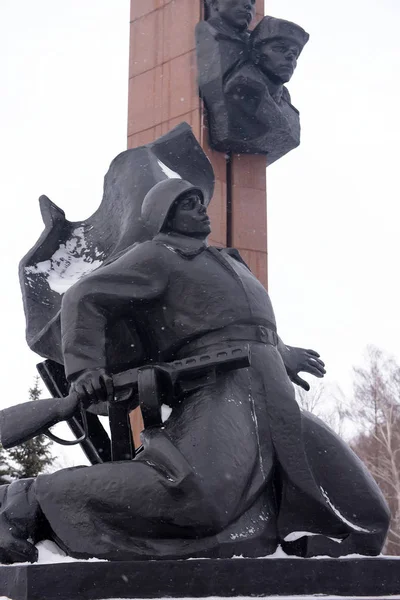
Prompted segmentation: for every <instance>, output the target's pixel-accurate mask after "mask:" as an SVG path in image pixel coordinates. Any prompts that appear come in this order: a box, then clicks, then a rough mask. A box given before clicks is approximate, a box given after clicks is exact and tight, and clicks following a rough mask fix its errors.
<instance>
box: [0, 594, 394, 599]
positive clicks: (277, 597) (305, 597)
mask: <svg viewBox="0 0 400 600" xmlns="http://www.w3.org/2000/svg"><path fill="white" fill-rule="evenodd" d="M310 598H320V600H379V599H380V598H382V600H400V596H363V597H362V598H361V597H360V596H321V595H319V596H257V598H255V597H254V596H252V597H247V596H236V597H234V600H308V599H310ZM0 600H3V598H1V597H0ZM103 600H128V599H127V598H125V599H123V598H104V599H103ZM131 600H142V599H138V598H132V599H131ZM160 600H193V598H168V599H160ZM201 600H221V598H220V596H210V597H209V598H202V599H201ZM224 600H230V599H229V598H228V597H225V598H224Z"/></svg>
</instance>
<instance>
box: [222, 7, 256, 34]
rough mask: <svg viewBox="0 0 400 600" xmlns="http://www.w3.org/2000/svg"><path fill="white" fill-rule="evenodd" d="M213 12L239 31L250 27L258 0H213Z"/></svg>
mask: <svg viewBox="0 0 400 600" xmlns="http://www.w3.org/2000/svg"><path fill="white" fill-rule="evenodd" d="M211 7H212V9H213V13H214V14H217V15H218V16H219V17H221V18H222V19H224V21H226V22H227V23H228V24H229V25H230V26H231V27H233V28H234V29H237V30H239V31H244V30H246V29H248V27H249V25H250V23H251V22H252V20H253V19H254V17H255V14H256V0H211Z"/></svg>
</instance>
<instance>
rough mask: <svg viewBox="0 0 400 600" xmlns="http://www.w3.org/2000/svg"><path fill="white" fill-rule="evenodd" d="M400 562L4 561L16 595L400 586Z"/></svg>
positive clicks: (289, 592) (370, 591)
mask: <svg viewBox="0 0 400 600" xmlns="http://www.w3.org/2000/svg"><path fill="white" fill-rule="evenodd" d="M399 567H400V562H399V560H396V559H385V558H352V559H291V558H288V559H271V558H265V559H230V560H226V559H221V560H214V559H210V560H208V559H203V560H183V561H146V562H144V561H137V562H101V561H98V562H97V561H96V562H68V563H59V564H48V565H46V564H37V565H17V566H4V567H0V596H6V597H7V598H10V599H11V600H78V599H79V600H100V599H105V598H121V599H122V598H163V597H167V596H169V597H174V598H184V597H192V598H205V597H208V596H222V597H229V596H230V597H232V596H264V597H265V596H293V595H295V596H297V595H298V596H303V597H304V596H305V597H306V598H308V597H313V596H320V595H324V596H330V595H332V596H338V595H339V596H343V597H344V598H346V597H349V596H350V597H352V599H353V600H355V597H356V598H363V597H364V598H365V597H366V596H369V597H371V596H372V597H373V598H388V597H389V596H392V595H396V594H400V568H399Z"/></svg>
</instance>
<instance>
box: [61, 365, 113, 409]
mask: <svg viewBox="0 0 400 600" xmlns="http://www.w3.org/2000/svg"><path fill="white" fill-rule="evenodd" d="M71 392H75V393H76V395H77V396H78V399H79V400H80V401H81V402H82V404H83V405H84V406H90V405H91V404H97V403H98V402H106V401H111V400H112V399H113V396H114V386H113V381H112V378H111V377H110V376H109V375H108V373H107V371H106V370H105V369H103V368H99V369H90V370H87V371H83V373H81V374H80V375H79V377H78V378H77V379H76V380H75V381H74V382H73V383H72V386H71Z"/></svg>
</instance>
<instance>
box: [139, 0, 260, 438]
mask: <svg viewBox="0 0 400 600" xmlns="http://www.w3.org/2000/svg"><path fill="white" fill-rule="evenodd" d="M203 16H204V5H203V0H131V17H130V60H129V99H128V148H135V147H136V146H140V145H142V144H147V143H149V142H151V141H153V140H155V139H156V138H158V137H159V136H161V135H163V134H164V133H167V132H168V131H169V130H170V129H172V128H173V127H175V126H176V125H178V124H179V123H181V122H182V121H186V122H187V123H189V125H191V127H192V129H193V133H194V135H195V136H196V137H197V139H198V140H199V142H200V143H201V145H202V147H203V150H204V151H205V152H206V154H207V155H208V157H209V159H210V161H211V163H212V165H213V168H214V172H215V177H216V185H215V193H214V197H213V201H212V202H211V205H210V207H209V211H208V212H209V214H210V217H211V225H212V234H211V236H210V242H211V243H212V244H214V245H219V246H233V247H235V248H238V250H239V251H240V252H241V254H242V256H243V258H244V260H245V261H246V262H247V264H248V265H249V266H250V268H251V269H252V271H253V273H254V274H255V275H256V276H257V277H258V279H259V280H260V281H261V282H262V283H263V284H264V285H265V286H267V281H268V279H267V202H266V157H265V156H262V155H253V156H250V155H233V156H226V155H225V154H223V153H220V152H216V151H214V150H212V149H211V148H210V147H209V145H208V142H207V130H206V127H205V125H204V112H203V107H202V102H201V100H200V98H199V93H198V87H197V65H196V49H195V27H196V24H197V23H198V21H200V20H201V19H202V18H203ZM263 16H264V0H257V20H259V19H261V18H262V17H263ZM140 428H141V423H138V422H137V420H136V419H134V433H135V435H134V437H135V440H136V442H137V439H138V437H137V436H138V431H139V430H140Z"/></svg>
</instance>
